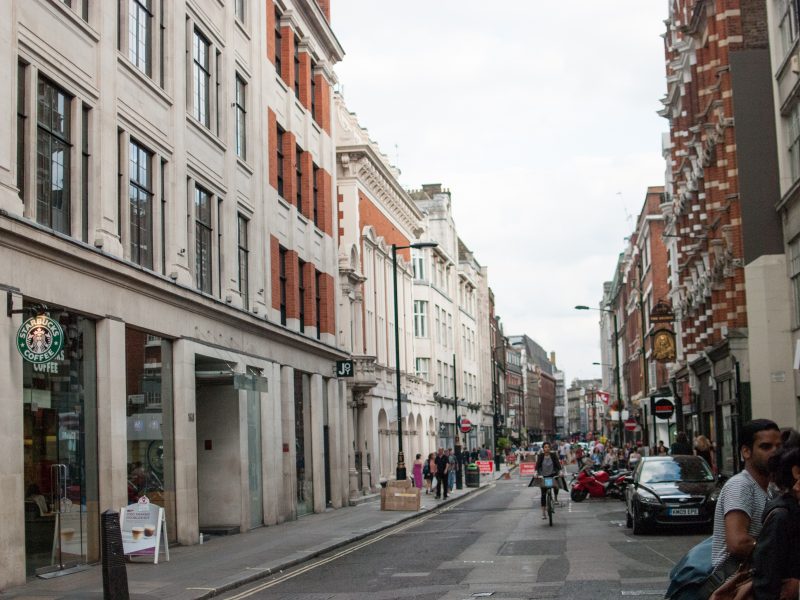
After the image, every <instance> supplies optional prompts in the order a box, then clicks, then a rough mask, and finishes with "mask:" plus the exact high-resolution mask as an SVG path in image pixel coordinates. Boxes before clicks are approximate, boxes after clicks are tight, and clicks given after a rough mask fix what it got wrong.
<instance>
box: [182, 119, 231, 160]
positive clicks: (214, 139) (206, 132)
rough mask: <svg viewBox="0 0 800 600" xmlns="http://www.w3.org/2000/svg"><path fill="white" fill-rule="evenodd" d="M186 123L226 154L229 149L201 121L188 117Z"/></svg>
mask: <svg viewBox="0 0 800 600" xmlns="http://www.w3.org/2000/svg"><path fill="white" fill-rule="evenodd" d="M186 123H188V124H189V125H191V126H192V128H193V129H196V130H197V131H198V132H199V133H201V134H202V135H203V136H204V137H205V138H206V139H208V141H210V142H211V143H212V144H214V145H215V146H216V147H217V148H219V149H220V150H222V151H223V152H225V151H226V150H227V149H228V148H227V146H225V144H224V142H223V141H222V140H221V139H219V138H218V137H217V136H216V135H214V134H213V133H211V131H210V130H209V129H208V128H207V127H206V126H205V125H203V124H202V123H201V122H200V121H198V120H197V119H195V118H194V116H193V115H189V114H187V115H186Z"/></svg>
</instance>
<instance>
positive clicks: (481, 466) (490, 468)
mask: <svg viewBox="0 0 800 600" xmlns="http://www.w3.org/2000/svg"><path fill="white" fill-rule="evenodd" d="M475 464H476V465H478V472H479V473H480V474H481V475H486V474H487V473H492V472H494V463H493V462H492V461H490V460H477V461H475Z"/></svg>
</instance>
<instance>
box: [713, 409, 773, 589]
mask: <svg viewBox="0 0 800 600" xmlns="http://www.w3.org/2000/svg"><path fill="white" fill-rule="evenodd" d="M739 443H740V446H739V450H740V452H741V456H742V459H743V460H744V470H743V471H742V472H741V473H738V474H737V475H734V476H733V477H731V478H730V479H729V480H728V481H727V482H726V483H725V487H723V488H722V492H721V493H720V495H719V499H718V500H717V508H716V512H715V513H714V539H713V548H712V551H711V560H712V563H713V565H714V570H715V572H720V571H721V572H723V573H724V574H731V573H733V571H735V570H736V568H737V567H738V565H739V563H741V561H743V560H745V559H746V558H748V557H749V556H750V554H751V553H752V551H753V548H754V547H755V544H756V540H757V539H758V535H759V533H761V516H762V514H763V512H764V505H765V504H766V503H767V485H768V484H769V470H768V468H767V463H768V461H769V459H770V457H771V456H772V455H773V454H775V452H777V451H778V449H779V448H780V446H781V432H780V429H778V426H777V425H776V424H775V423H774V422H773V421H770V420H768V419H755V420H753V421H750V422H749V423H745V424H744V425H743V426H742V429H741V431H740V433H739Z"/></svg>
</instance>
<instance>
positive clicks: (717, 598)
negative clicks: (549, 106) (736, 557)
mask: <svg viewBox="0 0 800 600" xmlns="http://www.w3.org/2000/svg"><path fill="white" fill-rule="evenodd" d="M752 598H753V569H752V567H751V566H750V561H749V560H746V561H745V562H743V563H742V564H741V565H739V568H738V569H736V572H735V573H734V574H733V575H731V576H730V577H728V578H727V579H726V580H725V581H724V582H723V583H722V585H721V586H719V587H718V588H717V589H716V590H714V592H713V593H712V594H711V595H710V596H709V597H708V600H752Z"/></svg>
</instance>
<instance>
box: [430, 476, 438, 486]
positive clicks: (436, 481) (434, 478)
mask: <svg viewBox="0 0 800 600" xmlns="http://www.w3.org/2000/svg"><path fill="white" fill-rule="evenodd" d="M437 485H438V480H437V479H436V475H434V476H433V479H431V487H432V488H435V487H436V486H437Z"/></svg>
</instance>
